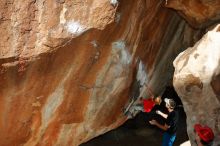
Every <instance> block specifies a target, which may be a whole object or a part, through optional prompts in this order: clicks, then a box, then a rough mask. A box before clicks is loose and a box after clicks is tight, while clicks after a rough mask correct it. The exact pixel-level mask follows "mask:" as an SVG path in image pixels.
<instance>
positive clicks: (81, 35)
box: [0, 0, 219, 146]
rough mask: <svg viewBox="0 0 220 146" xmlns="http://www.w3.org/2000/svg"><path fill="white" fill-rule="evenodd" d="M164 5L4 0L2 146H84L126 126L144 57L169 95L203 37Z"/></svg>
mask: <svg viewBox="0 0 220 146" xmlns="http://www.w3.org/2000/svg"><path fill="white" fill-rule="evenodd" d="M163 4H164V3H163V2H162V1H160V0H147V1H144V0H136V1H133V0H121V1H119V3H118V2H117V1H116V0H111V1H110V0H56V1H54V0H47V1H44V0H32V1H30V0H23V1H13V0H1V1H0V8H1V9H0V22H1V23H0V32H1V39H0V63H1V67H0V145H1V146H13V145H14V146H17V145H24V146H52V145H53V146H56V145H57V146H61V145H62V146H76V145H78V144H80V143H82V142H84V141H87V140H89V139H91V138H93V137H95V136H97V135H100V134H102V133H104V132H106V131H109V130H111V129H113V128H115V127H117V126H119V125H121V124H122V123H123V122H124V121H125V120H126V117H125V116H124V115H123V114H122V109H123V107H124V106H125V105H126V103H127V102H128V100H129V93H130V88H131V86H132V82H133V79H134V77H135V73H136V70H135V68H136V60H137V58H140V59H141V60H142V61H143V63H144V64H145V66H146V71H147V72H146V73H147V76H148V79H147V80H146V82H147V83H148V84H149V85H150V86H151V88H152V89H153V90H154V92H155V93H161V92H162V91H163V89H164V87H165V86H166V85H167V84H169V83H170V82H171V81H170V80H171V79H172V71H173V68H172V61H173V60H174V58H175V57H176V55H177V54H178V53H179V52H180V51H182V50H184V49H185V48H187V47H189V46H190V45H192V44H193V43H195V41H197V39H198V38H199V37H200V34H201V32H199V31H195V30H194V29H192V28H190V27H189V26H188V24H186V22H185V21H184V20H182V19H181V18H180V17H179V16H178V15H177V14H175V12H173V11H171V10H169V9H167V8H165V7H164V6H163ZM217 79H218V76H216V77H213V82H212V85H213V86H214V88H215V90H216V92H217V94H219V92H218V89H219V87H217V85H218V81H217V82H216V80H217ZM216 84H217V85H216Z"/></svg>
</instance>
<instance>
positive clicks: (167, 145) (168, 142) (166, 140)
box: [162, 132, 176, 146]
mask: <svg viewBox="0 0 220 146" xmlns="http://www.w3.org/2000/svg"><path fill="white" fill-rule="evenodd" d="M175 139H176V134H173V135H170V134H169V133H167V132H165V133H164V134H163V145H162V146H172V145H173V143H174V141H175Z"/></svg>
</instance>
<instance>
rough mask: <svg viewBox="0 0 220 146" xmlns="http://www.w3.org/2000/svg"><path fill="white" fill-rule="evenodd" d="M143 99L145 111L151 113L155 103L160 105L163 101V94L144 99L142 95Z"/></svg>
mask: <svg viewBox="0 0 220 146" xmlns="http://www.w3.org/2000/svg"><path fill="white" fill-rule="evenodd" d="M140 100H141V101H142V104H143V109H142V111H143V112H146V113H149V112H151V110H152V109H153V107H154V106H155V105H160V103H161V96H157V97H155V98H154V97H151V98H149V99H144V98H142V97H141V99H140Z"/></svg>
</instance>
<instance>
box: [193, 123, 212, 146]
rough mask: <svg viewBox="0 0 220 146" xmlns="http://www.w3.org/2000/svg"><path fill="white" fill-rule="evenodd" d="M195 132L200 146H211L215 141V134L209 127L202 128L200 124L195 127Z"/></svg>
mask: <svg viewBox="0 0 220 146" xmlns="http://www.w3.org/2000/svg"><path fill="white" fill-rule="evenodd" d="M194 131H195V134H196V140H195V141H196V143H197V145H198V146H211V145H212V141H213V139H214V133H213V131H212V129H211V128H210V127H208V126H202V125H200V124H195V125H194Z"/></svg>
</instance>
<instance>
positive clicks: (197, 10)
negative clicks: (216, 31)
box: [166, 0, 220, 27]
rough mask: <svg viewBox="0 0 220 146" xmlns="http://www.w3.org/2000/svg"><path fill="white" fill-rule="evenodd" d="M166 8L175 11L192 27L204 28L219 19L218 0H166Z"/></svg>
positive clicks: (219, 8)
mask: <svg viewBox="0 0 220 146" xmlns="http://www.w3.org/2000/svg"><path fill="white" fill-rule="evenodd" d="M166 7H168V8H173V9H175V10H177V11H178V12H179V14H180V15H181V16H183V17H184V18H185V19H186V20H187V21H188V22H189V23H190V24H191V25H192V26H194V27H206V26H208V25H211V24H213V23H216V22H219V19H220V1H219V0H167V4H166Z"/></svg>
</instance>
